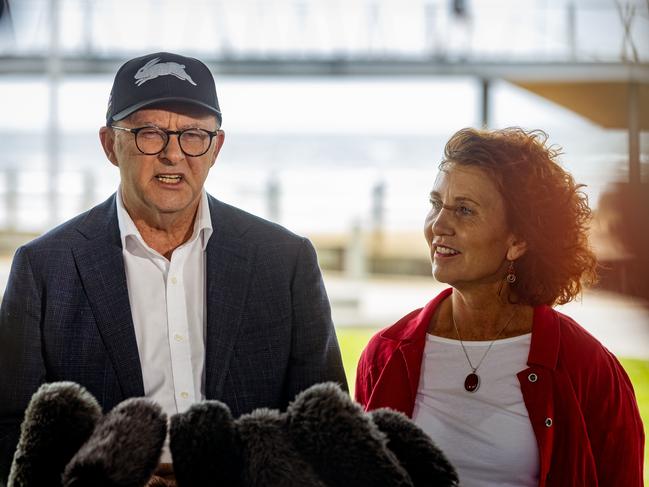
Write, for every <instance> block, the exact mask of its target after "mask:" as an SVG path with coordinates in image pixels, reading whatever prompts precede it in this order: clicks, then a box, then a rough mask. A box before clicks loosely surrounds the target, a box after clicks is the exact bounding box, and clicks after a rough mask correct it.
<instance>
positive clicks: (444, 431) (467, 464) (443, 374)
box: [412, 334, 539, 487]
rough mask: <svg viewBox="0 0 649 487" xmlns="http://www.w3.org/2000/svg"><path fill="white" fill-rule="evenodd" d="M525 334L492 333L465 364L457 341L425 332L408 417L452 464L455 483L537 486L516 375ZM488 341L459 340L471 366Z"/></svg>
mask: <svg viewBox="0 0 649 487" xmlns="http://www.w3.org/2000/svg"><path fill="white" fill-rule="evenodd" d="M531 339H532V335H531V334H526V335H521V336H517V337H513V338H506V339H503V340H496V342H494V344H493V347H492V348H491V350H490V351H489V353H488V354H487V356H486V357H485V359H484V361H483V362H482V365H480V367H479V368H478V371H477V372H476V373H477V374H478V375H479V376H480V387H479V388H478V390H477V391H475V392H467V391H466V390H465V389H464V379H465V378H466V376H467V375H468V374H470V373H471V368H470V367H469V364H468V362H467V359H466V357H465V355H464V352H463V351H462V346H461V345H460V341H459V340H451V339H448V338H441V337H437V336H432V335H426V346H425V348H424V356H423V358H422V364H421V365H422V367H421V376H420V379H419V388H418V389H417V397H416V399H415V407H414V411H413V416H412V417H413V420H414V422H415V423H416V424H417V425H419V426H420V427H421V428H422V429H423V430H424V431H425V432H426V433H428V435H429V436H430V437H431V438H432V440H433V441H434V442H435V444H436V445H437V446H438V447H439V448H440V449H441V450H442V451H443V452H444V454H445V455H446V456H447V458H448V459H449V461H450V462H451V463H452V464H453V465H454V466H455V468H456V469H457V472H458V476H459V478H460V485H461V486H462V487H474V486H475V487H478V486H479V487H496V486H497V487H514V486H516V487H527V486H530V487H531V486H537V485H538V475H539V450H538V445H537V442H536V437H535V436H534V431H533V429H532V424H531V423H530V419H529V415H528V413H527V408H526V407H525V403H524V402H523V395H522V393H521V389H520V384H519V382H518V378H517V377H516V374H517V373H518V372H520V371H521V370H523V369H525V368H527V365H526V364H527V356H528V354H529V349H530V343H531ZM490 343H491V342H490V341H488V342H471V341H469V342H464V346H465V347H466V350H467V353H468V354H469V357H470V358H471V362H472V363H473V365H474V366H475V365H477V364H478V363H479V362H480V360H481V358H482V356H483V354H484V353H485V351H486V350H487V348H488V347H489V344H490Z"/></svg>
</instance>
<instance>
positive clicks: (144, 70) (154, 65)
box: [134, 57, 196, 86]
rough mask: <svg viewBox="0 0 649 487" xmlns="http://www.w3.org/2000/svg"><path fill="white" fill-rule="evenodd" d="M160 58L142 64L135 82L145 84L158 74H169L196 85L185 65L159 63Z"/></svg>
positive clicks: (139, 84)
mask: <svg viewBox="0 0 649 487" xmlns="http://www.w3.org/2000/svg"><path fill="white" fill-rule="evenodd" d="M159 61H160V58H159V57H157V58H154V59H151V61H149V62H148V63H146V64H145V65H144V66H142V67H141V68H140V69H138V70H137V73H135V76H134V77H135V84H136V85H138V86H141V85H143V84H144V83H146V82H147V81H149V80H151V79H154V78H157V77H158V76H167V75H169V74H171V75H173V76H175V77H176V78H178V79H181V80H184V81H189V82H190V83H191V84H193V85H194V86H196V83H194V80H193V79H192V78H191V76H189V75H188V74H187V73H186V72H185V65H184V64H178V63H174V62H167V63H159Z"/></svg>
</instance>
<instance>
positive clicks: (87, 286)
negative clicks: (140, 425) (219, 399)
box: [72, 195, 144, 398]
mask: <svg viewBox="0 0 649 487" xmlns="http://www.w3.org/2000/svg"><path fill="white" fill-rule="evenodd" d="M78 230H79V232H80V233H82V234H83V235H84V236H85V237H86V239H87V240H86V241H85V242H83V243H82V244H79V245H77V246H75V247H74V248H73V249H72V252H73V254H74V258H75V262H76V265H77V269H78V270H79V276H80V277H81V281H82V283H83V287H84V290H85V292H86V295H87V296H88V301H89V302H90V306H91V307H92V310H93V313H94V316H95V320H96V322H97V327H98V328H99V333H100V334H101V337H102V340H103V342H104V346H105V347H106V350H107V352H108V356H109V357H110V360H111V362H112V364H113V368H114V369H115V372H116V374H117V379H118V381H119V384H120V387H121V390H122V394H123V396H124V398H128V397H133V396H143V395H144V383H143V380H142V369H141V364H140V358H139V354H138V349H137V341H136V338H135V330H134V328H133V318H132V315H131V305H130V302H129V298H128V290H127V287H126V273H125V271H124V260H123V257H122V246H121V239H120V236H119V227H118V224H117V208H116V205H115V195H113V196H112V197H111V198H109V199H108V200H107V201H106V202H104V203H103V204H102V205H100V206H98V207H96V208H94V209H93V210H91V212H90V213H89V214H88V216H87V217H86V218H85V219H84V220H83V221H82V223H81V224H80V225H79V227H78Z"/></svg>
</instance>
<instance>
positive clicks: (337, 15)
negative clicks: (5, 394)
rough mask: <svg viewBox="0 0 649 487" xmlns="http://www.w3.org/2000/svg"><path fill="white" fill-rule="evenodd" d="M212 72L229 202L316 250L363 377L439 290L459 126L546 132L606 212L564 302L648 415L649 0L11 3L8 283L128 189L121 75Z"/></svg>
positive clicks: (4, 26)
mask: <svg viewBox="0 0 649 487" xmlns="http://www.w3.org/2000/svg"><path fill="white" fill-rule="evenodd" d="M162 50H171V51H177V52H181V53H183V54H185V55H193V56H195V57H198V58H200V59H201V60H203V61H205V62H206V63H207V64H208V66H210V68H211V69H212V71H213V73H214V75H215V79H216V84H217V91H218V93H219V100H220V103H221V107H222V110H223V119H224V123H223V128H224V130H225V132H226V143H225V146H224V148H223V150H222V151H221V154H220V156H219V159H218V161H217V164H216V165H215V167H214V168H213V170H212V172H211V174H210V176H209V179H208V181H207V184H206V187H207V190H208V191H209V192H210V193H212V194H213V195H215V196H216V197H218V198H220V199H221V200H223V201H226V202H228V203H231V204H234V205H236V206H239V207H241V208H243V209H246V210H248V211H250V212H253V213H256V214H258V215H260V216H262V217H265V218H268V219H270V220H273V221H276V222H279V223H280V224H282V225H284V226H287V227H288V228H289V229H291V230H293V231H295V232H297V233H300V234H303V235H306V236H308V237H309V238H311V239H312V240H313V242H314V244H315V245H316V248H317V250H318V255H319V259H320V264H321V266H322V268H323V270H324V276H325V281H326V285H327V289H328V292H329V296H330V299H331V302H332V307H333V313H334V321H335V323H336V326H337V329H338V333H339V337H340V340H341V344H342V346H343V354H344V358H345V362H346V368H347V371H348V374H349V377H350V380H351V381H352V382H353V379H354V371H355V364H356V360H357V358H358V354H359V353H360V350H361V349H362V347H363V346H364V345H365V343H366V342H367V340H368V339H369V337H370V336H371V334H372V333H374V332H375V331H376V330H377V329H378V328H380V327H384V326H387V325H389V324H391V323H392V322H394V321H395V320H396V319H398V318H399V317H400V316H402V315H404V314H406V313H407V312H409V311H411V310H412V309H414V308H417V307H421V306H422V305H424V304H425V303H426V302H427V301H428V300H429V299H430V298H432V297H433V296H434V294H435V293H437V292H438V290H439V288H440V284H438V283H436V282H435V281H434V280H433V278H432V277H431V276H430V262H429V259H428V252H427V248H426V245H425V242H424V240H423V237H422V231H421V228H422V225H423V218H424V215H425V214H426V212H427V207H428V201H427V200H428V192H429V191H430V189H431V186H432V183H433V180H434V178H435V175H436V167H437V163H438V162H439V160H440V158H441V154H442V150H443V146H444V143H445V142H446V140H447V139H448V138H449V137H450V136H451V135H452V134H453V133H454V132H455V131H456V130H458V129H460V128H462V127H465V126H486V127H490V128H498V127H506V126H512V125H516V126H522V127H524V128H527V129H535V128H540V129H543V130H545V131H546V132H547V133H548V134H549V136H550V142H551V143H553V144H556V145H559V146H561V147H563V150H564V156H563V159H562V162H563V164H564V166H565V167H566V168H567V169H568V170H569V171H570V172H572V173H573V175H574V176H575V178H576V180H577V181H578V182H581V183H584V184H586V185H587V187H586V192H587V194H588V196H589V201H590V204H591V206H592V208H593V209H594V212H595V219H594V222H593V227H592V235H591V238H592V242H593V246H594V248H595V250H596V253H597V255H598V257H599V258H600V261H601V263H602V268H601V271H600V273H601V281H600V283H599V284H598V286H597V287H596V288H593V289H588V290H586V292H585V293H584V295H583V298H582V300H581V301H579V302H577V303H572V304H569V305H566V306H564V307H562V311H563V312H565V313H567V314H569V315H571V316H573V317H575V318H576V319H577V320H578V321H579V322H580V323H581V324H582V325H584V326H585V327H586V328H587V329H589V330H590V331H591V332H592V333H593V334H595V336H597V337H598V338H599V339H600V340H601V341H602V342H603V343H604V344H605V345H606V346H608V347H609V348H610V349H611V350H612V351H613V352H614V353H616V354H617V355H618V356H619V357H621V358H622V359H623V363H624V365H625V367H626V368H627V370H628V371H629V373H630V375H631V376H632V380H633V381H634V384H635V386H636V392H637V394H638V398H639V400H640V402H641V407H642V408H643V415H644V417H645V422H646V421H647V418H649V307H648V306H647V303H648V302H649V278H648V277H647V276H649V230H648V228H649V188H648V187H647V185H648V182H647V165H648V163H649V0H526V1H519V0H472V1H469V0H344V1H343V0H210V1H208V0H183V1H171V0H137V1H136V0H128V1H127V0H103V1H91V0H49V1H47V0H19V1H13V0H0V114H1V115H2V116H0V255H1V257H0V291H1V290H3V289H4V285H5V283H6V277H7V275H8V272H9V266H10V262H11V258H12V255H13V252H14V251H15V248H16V247H17V246H18V245H20V244H21V243H22V242H24V241H27V240H29V239H31V238H33V237H35V236H37V235H38V234H40V233H42V232H44V231H46V230H48V229H49V228H52V227H53V226H55V225H56V224H58V223H60V222H62V221H64V220H66V219H68V218H70V217H72V216H74V215H75V214H77V213H79V212H81V211H84V210H86V209H88V208H89V207H91V206H92V205H94V204H96V203H98V202H100V201H103V200H104V199H105V198H107V197H108V196H109V195H110V194H112V193H113V192H114V191H115V189H116V187H117V184H118V173H117V169H116V168H114V167H113V166H112V165H110V163H108V161H107V160H106V159H105V157H104V155H103V152H102V150H101V147H100V145H99V140H98V136H97V132H98V128H99V126H100V125H101V124H102V123H103V120H104V114H105V110H106V103H107V100H108V93H109V91H110V85H111V82H112V78H113V75H114V73H115V71H116V70H117V68H118V67H119V66H120V65H121V64H122V63H123V62H124V61H126V60H127V59H129V58H131V57H135V56H139V55H142V54H144V53H149V52H156V51H162Z"/></svg>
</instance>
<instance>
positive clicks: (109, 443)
mask: <svg viewBox="0 0 649 487" xmlns="http://www.w3.org/2000/svg"><path fill="white" fill-rule="evenodd" d="M166 435H167V417H166V415H165V414H164V412H163V411H162V408H161V407H160V406H159V405H158V404H156V403H154V402H152V401H150V400H149V399H145V398H132V399H127V400H126V401H123V402H121V403H120V404H118V405H117V406H116V407H115V408H114V409H113V410H112V411H110V412H109V413H108V414H106V415H105V416H104V417H103V418H102V419H101V420H100V422H99V423H98V424H97V427H96V428H95V431H94V432H93V433H92V435H91V436H90V438H89V439H88V441H87V442H86V443H85V444H84V445H83V446H82V447H81V449H80V450H79V451H78V452H77V454H76V455H75V456H74V457H73V458H72V460H70V463H69V464H68V466H67V467H66V469H65V472H64V474H63V485H64V486H65V487H73V486H74V487H91V486H92V487H140V486H144V485H145V484H146V483H147V482H148V480H149V479H150V478H151V476H152V475H153V472H154V471H155V469H156V467H157V466H158V462H159V460H160V454H161V453H162V446H163V444H164V440H165V437H166Z"/></svg>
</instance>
